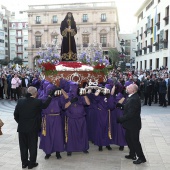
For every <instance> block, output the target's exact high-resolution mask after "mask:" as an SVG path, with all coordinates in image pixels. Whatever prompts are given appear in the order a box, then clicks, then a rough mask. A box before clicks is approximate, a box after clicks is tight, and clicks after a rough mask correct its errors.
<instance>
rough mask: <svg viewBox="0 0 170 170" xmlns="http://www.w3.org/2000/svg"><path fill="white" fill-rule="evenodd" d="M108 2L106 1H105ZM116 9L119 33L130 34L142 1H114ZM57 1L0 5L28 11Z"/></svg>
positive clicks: (7, 0)
mask: <svg viewBox="0 0 170 170" xmlns="http://www.w3.org/2000/svg"><path fill="white" fill-rule="evenodd" d="M106 1H108V0H106ZM115 1H116V4H117V7H118V14H119V24H120V33H131V32H133V31H134V28H135V25H136V19H135V17H134V13H135V12H136V11H137V9H138V8H139V6H140V4H141V3H142V1H143V0H115ZM61 2H62V3H70V0H62V1H61ZM71 2H72V3H75V2H104V0H72V1H71ZM57 3H59V2H58V1H57V0H28V1H27V0H0V4H2V5H4V6H6V7H7V9H8V10H10V11H17V10H25V9H28V5H40V4H57Z"/></svg>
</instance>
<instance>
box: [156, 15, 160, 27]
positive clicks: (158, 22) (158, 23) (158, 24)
mask: <svg viewBox="0 0 170 170" xmlns="http://www.w3.org/2000/svg"><path fill="white" fill-rule="evenodd" d="M157 18H158V21H157V23H156V25H157V30H160V20H161V14H160V13H159V14H158V16H157Z"/></svg>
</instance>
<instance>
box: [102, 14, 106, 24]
mask: <svg viewBox="0 0 170 170" xmlns="http://www.w3.org/2000/svg"><path fill="white" fill-rule="evenodd" d="M105 21H106V14H101V22H105Z"/></svg>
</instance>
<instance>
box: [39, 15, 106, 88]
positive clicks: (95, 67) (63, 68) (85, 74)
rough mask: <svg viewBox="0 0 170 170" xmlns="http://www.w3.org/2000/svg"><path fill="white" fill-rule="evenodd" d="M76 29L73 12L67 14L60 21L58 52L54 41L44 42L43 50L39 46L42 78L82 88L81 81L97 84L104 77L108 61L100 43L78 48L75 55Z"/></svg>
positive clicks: (103, 79)
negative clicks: (60, 41)
mask: <svg viewBox="0 0 170 170" xmlns="http://www.w3.org/2000/svg"><path fill="white" fill-rule="evenodd" d="M76 33H77V28H76V24H75V21H74V19H73V16H72V14H71V15H70V13H68V14H67V15H66V17H65V19H64V20H63V21H62V23H61V35H62V37H63V39H62V45H61V52H60V54H59V52H58V50H57V49H58V47H57V43H56V42H53V43H52V44H51V45H46V50H42V49H40V51H39V52H38V53H37V55H38V56H39V59H38V61H37V62H38V66H39V68H40V70H41V72H42V74H43V77H44V78H45V79H46V80H48V81H50V82H52V83H53V84H55V85H57V86H59V82H60V79H66V80H70V81H74V82H77V83H78V84H79V85H80V87H82V85H83V83H84V82H87V83H88V85H89V86H90V85H95V86H97V85H98V84H99V83H101V82H105V81H106V79H107V73H108V70H109V61H108V60H107V59H106V58H105V57H104V56H103V52H102V47H101V44H99V43H95V42H94V43H93V44H89V45H88V47H87V48H83V46H82V47H81V50H80V51H81V52H80V53H79V54H77V48H76V44H75V39H74V35H76Z"/></svg>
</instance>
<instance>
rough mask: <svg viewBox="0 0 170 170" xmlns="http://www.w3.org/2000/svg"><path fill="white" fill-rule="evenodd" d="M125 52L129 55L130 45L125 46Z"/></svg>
mask: <svg viewBox="0 0 170 170" xmlns="http://www.w3.org/2000/svg"><path fill="white" fill-rule="evenodd" d="M125 54H126V55H127V56H130V47H125Z"/></svg>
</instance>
